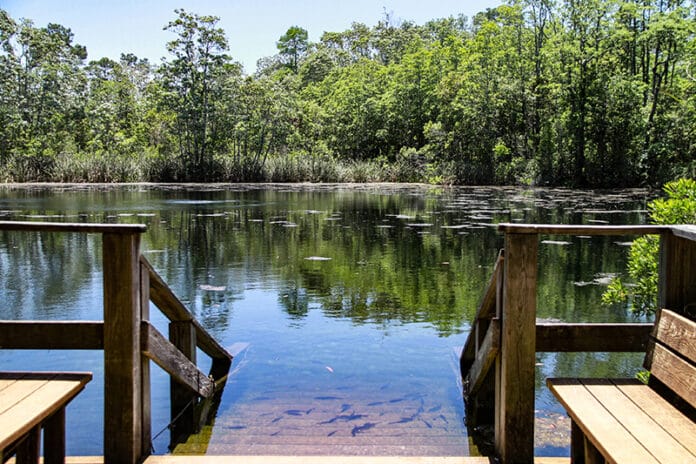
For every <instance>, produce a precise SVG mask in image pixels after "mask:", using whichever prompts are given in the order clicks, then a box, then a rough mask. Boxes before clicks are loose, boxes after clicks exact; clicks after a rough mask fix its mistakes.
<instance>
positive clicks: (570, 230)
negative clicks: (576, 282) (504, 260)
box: [498, 223, 671, 236]
mask: <svg viewBox="0 0 696 464" xmlns="http://www.w3.org/2000/svg"><path fill="white" fill-rule="evenodd" d="M498 230H499V231H501V232H504V233H506V234H539V235H590V236H596V235H654V234H664V233H668V232H670V230H671V227H670V226H658V225H638V226H612V225H608V226H587V225H565V224H511V223H502V224H498Z"/></svg>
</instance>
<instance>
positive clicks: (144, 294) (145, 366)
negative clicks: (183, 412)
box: [139, 262, 152, 457]
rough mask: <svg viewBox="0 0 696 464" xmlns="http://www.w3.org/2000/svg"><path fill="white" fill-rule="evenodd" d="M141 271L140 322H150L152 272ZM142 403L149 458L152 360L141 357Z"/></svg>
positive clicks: (144, 447)
mask: <svg viewBox="0 0 696 464" xmlns="http://www.w3.org/2000/svg"><path fill="white" fill-rule="evenodd" d="M139 269H140V320H142V321H149V320H150V270H149V269H148V268H147V267H146V266H143V264H142V262H141V263H139ZM140 379H141V388H140V403H141V404H142V414H141V425H140V431H141V437H142V438H141V443H140V444H141V449H140V455H141V456H143V457H145V456H149V455H150V453H151V452H152V394H151V391H150V389H151V382H150V360H149V359H148V358H147V357H146V356H140Z"/></svg>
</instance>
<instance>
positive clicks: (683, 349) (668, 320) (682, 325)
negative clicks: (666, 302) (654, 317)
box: [655, 309, 696, 363]
mask: <svg viewBox="0 0 696 464" xmlns="http://www.w3.org/2000/svg"><path fill="white" fill-rule="evenodd" d="M655 338H656V339H657V340H658V341H659V342H660V343H661V344H663V345H665V346H666V347H668V348H669V349H670V350H672V351H676V352H677V353H679V354H680V355H681V356H683V357H684V358H686V359H690V360H691V361H692V362H693V363H696V322H694V321H691V320H689V319H687V318H685V317H684V316H680V315H679V314H677V313H675V312H673V311H670V310H667V309H663V310H662V311H660V321H659V324H657V326H656V335H655Z"/></svg>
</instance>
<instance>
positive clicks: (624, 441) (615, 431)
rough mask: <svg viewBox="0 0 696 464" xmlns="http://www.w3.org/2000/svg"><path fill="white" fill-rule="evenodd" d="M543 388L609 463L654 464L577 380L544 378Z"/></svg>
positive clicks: (654, 460)
mask: <svg viewBox="0 0 696 464" xmlns="http://www.w3.org/2000/svg"><path fill="white" fill-rule="evenodd" d="M547 385H548V386H549V389H550V390H551V392H552V393H554V395H555V396H556V398H558V400H559V401H560V403H561V404H562V405H563V407H564V408H565V409H566V411H568V414H569V415H570V417H571V418H572V419H573V421H575V422H576V423H577V425H578V426H579V427H580V429H581V430H582V432H583V435H584V436H585V437H587V438H588V439H589V440H590V441H592V443H593V444H594V445H595V446H596V447H597V449H598V450H599V451H600V452H601V453H602V455H604V456H605V457H608V458H609V459H612V461H611V462H626V463H631V462H635V463H638V462H640V463H641V464H658V463H659V461H657V460H656V459H655V458H654V457H653V456H652V454H650V452H648V450H646V449H645V448H644V447H643V446H642V445H641V444H640V443H639V442H638V441H636V440H635V438H634V437H633V436H632V435H631V434H630V432H629V431H628V430H626V429H625V428H624V427H623V426H622V425H621V424H620V423H619V422H618V421H617V420H616V418H615V417H614V416H613V415H612V413H611V412H610V411H608V410H607V409H605V408H604V407H603V406H602V404H601V403H599V402H598V401H597V398H595V397H594V396H593V395H592V393H590V392H589V391H588V390H587V388H586V387H585V385H584V384H583V383H582V381H581V380H580V379H548V380H547Z"/></svg>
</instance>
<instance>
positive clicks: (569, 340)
mask: <svg viewBox="0 0 696 464" xmlns="http://www.w3.org/2000/svg"><path fill="white" fill-rule="evenodd" d="M652 328H653V324H594V323H590V324H577V323H574V324H568V323H556V322H554V323H547V322H541V323H537V325H536V351H537V352H538V353H541V352H552V353H554V352H557V353H564V352H583V351H585V352H593V351H594V352H645V349H646V347H647V344H648V340H649V338H650V333H651V332H652Z"/></svg>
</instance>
